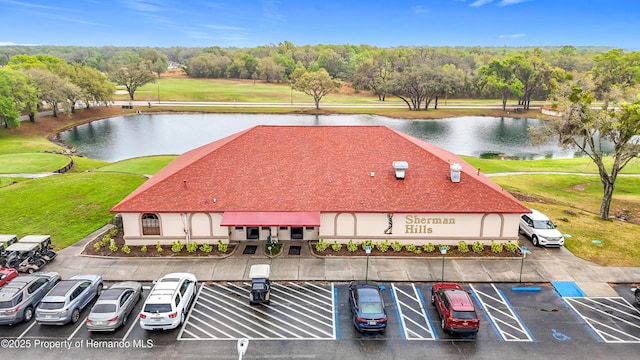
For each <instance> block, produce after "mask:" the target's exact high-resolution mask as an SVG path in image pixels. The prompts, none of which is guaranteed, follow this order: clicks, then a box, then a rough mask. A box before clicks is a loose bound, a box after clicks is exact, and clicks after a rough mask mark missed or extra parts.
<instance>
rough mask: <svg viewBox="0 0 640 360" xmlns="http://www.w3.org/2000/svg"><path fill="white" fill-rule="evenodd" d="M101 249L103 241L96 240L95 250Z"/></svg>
mask: <svg viewBox="0 0 640 360" xmlns="http://www.w3.org/2000/svg"><path fill="white" fill-rule="evenodd" d="M100 249H102V242H101V241H96V242H95V243H94V244H93V250H95V252H99V251H100Z"/></svg>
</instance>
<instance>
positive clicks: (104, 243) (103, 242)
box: [100, 234, 111, 246]
mask: <svg viewBox="0 0 640 360" xmlns="http://www.w3.org/2000/svg"><path fill="white" fill-rule="evenodd" d="M110 244H111V236H109V234H107V235H105V236H103V237H102V240H100V245H102V246H109V245H110Z"/></svg>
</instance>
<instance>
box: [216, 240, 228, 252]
mask: <svg viewBox="0 0 640 360" xmlns="http://www.w3.org/2000/svg"><path fill="white" fill-rule="evenodd" d="M218 251H220V252H221V253H226V252H227V251H229V244H227V243H223V242H222V240H218Z"/></svg>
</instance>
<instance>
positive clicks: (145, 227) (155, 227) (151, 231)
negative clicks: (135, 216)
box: [142, 214, 160, 235]
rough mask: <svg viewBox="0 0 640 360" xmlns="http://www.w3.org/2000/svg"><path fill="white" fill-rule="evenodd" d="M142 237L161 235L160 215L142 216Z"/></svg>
mask: <svg viewBox="0 0 640 360" xmlns="http://www.w3.org/2000/svg"><path fill="white" fill-rule="evenodd" d="M142 235H160V219H158V215H156V214H142Z"/></svg>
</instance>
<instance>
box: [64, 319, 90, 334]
mask: <svg viewBox="0 0 640 360" xmlns="http://www.w3.org/2000/svg"><path fill="white" fill-rule="evenodd" d="M88 317H89V314H87V316H85V317H84V319H82V321H78V323H79V325H78V326H76V329H75V330H74V331H73V333H71V335H69V337H68V338H67V340H71V339H73V337H74V336H75V335H76V333H77V332H78V331H80V329H82V327H83V326H84V324H85V323H86V322H87V318H88Z"/></svg>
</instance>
